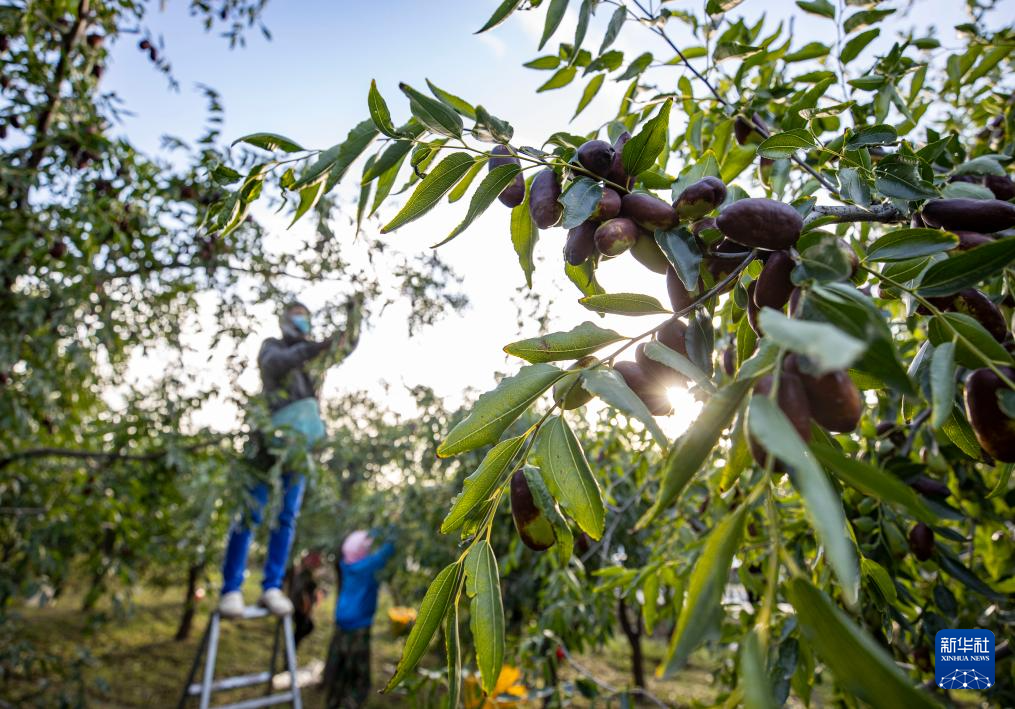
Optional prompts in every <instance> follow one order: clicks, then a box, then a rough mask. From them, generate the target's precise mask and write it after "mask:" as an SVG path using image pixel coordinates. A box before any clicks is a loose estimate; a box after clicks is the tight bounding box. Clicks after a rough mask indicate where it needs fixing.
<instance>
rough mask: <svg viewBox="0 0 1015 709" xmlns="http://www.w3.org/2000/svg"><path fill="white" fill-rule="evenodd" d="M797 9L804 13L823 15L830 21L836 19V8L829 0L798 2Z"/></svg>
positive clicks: (803, 0)
mask: <svg viewBox="0 0 1015 709" xmlns="http://www.w3.org/2000/svg"><path fill="white" fill-rule="evenodd" d="M797 7H799V8H800V9H801V10H803V11H804V12H810V13H813V14H815V15H821V16H822V17H827V18H828V19H830V20H834V19H835V6H834V5H832V3H830V2H828V0H797Z"/></svg>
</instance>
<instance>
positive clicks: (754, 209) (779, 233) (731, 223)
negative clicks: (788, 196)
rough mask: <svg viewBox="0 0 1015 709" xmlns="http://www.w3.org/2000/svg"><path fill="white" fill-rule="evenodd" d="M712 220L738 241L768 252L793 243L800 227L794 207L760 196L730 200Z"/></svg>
mask: <svg viewBox="0 0 1015 709" xmlns="http://www.w3.org/2000/svg"><path fill="white" fill-rule="evenodd" d="M715 221H716V226H718V227H719V230H720V231H722V233H723V234H725V235H726V236H727V237H729V238H730V239H732V240H733V241H735V242H737V243H738V244H742V245H743V246H749V247H750V248H752V249H753V248H758V249H767V250H769V251H777V250H779V249H788V248H789V247H791V246H793V244H795V243H796V241H797V239H799V238H800V232H801V231H802V230H803V228H804V220H803V217H801V216H800V213H799V212H798V211H797V210H795V209H793V207H791V206H790V205H788V204H784V203H783V202H776V201H775V200H774V199H766V198H764V197H756V198H748V199H741V200H739V201H737V202H734V203H733V204H731V205H729V206H728V207H726V209H724V210H723V211H722V213H720V214H719V217H718V218H717V219H716V220H715Z"/></svg>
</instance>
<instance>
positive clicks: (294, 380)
mask: <svg viewBox="0 0 1015 709" xmlns="http://www.w3.org/2000/svg"><path fill="white" fill-rule="evenodd" d="M330 347H331V341H330V340H324V341H323V342H310V341H308V340H300V341H297V342H286V341H285V340H279V339H277V338H274V337H269V338H268V339H267V340H265V341H264V344H263V345H261V351H260V352H259V353H258V355H257V366H258V367H259V368H260V370H261V388H262V391H263V392H264V398H265V399H266V400H267V402H268V409H269V410H271V411H272V412H273V413H274V412H275V411H278V410H279V409H281V408H282V407H283V406H286V405H287V404H291V403H293V402H294V401H299V400H300V399H316V398H317V397H318V395H319V394H320V388H321V381H322V379H323V378H324V377H323V371H322V372H320V373H315V374H314V375H312V374H310V373H309V372H307V371H306V369H305V368H304V365H305V364H306V363H307V362H309V361H310V360H312V359H314V358H315V357H317V356H318V355H320V354H321V353H322V352H325V351H326V350H328V348H330Z"/></svg>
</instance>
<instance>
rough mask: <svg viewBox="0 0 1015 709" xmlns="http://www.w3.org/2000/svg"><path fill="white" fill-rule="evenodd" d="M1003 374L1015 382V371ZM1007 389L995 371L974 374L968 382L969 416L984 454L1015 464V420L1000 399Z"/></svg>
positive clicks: (981, 370) (967, 413)
mask: <svg viewBox="0 0 1015 709" xmlns="http://www.w3.org/2000/svg"><path fill="white" fill-rule="evenodd" d="M999 370H1000V371H1001V372H1003V373H1004V375H1005V376H1006V377H1008V379H1009V380H1015V368H1012V367H999ZM1005 389H1008V385H1006V384H1005V383H1004V382H1003V381H1002V380H1001V377H999V376H997V374H996V373H995V372H994V371H993V370H990V369H987V368H983V369H977V370H976V371H974V372H973V373H972V374H970V375H969V377H968V378H967V379H966V416H967V417H968V418H969V424H970V425H971V426H972V427H973V433H975V434H976V440H977V441H979V442H980V446H981V447H982V448H983V450H985V451H987V453H989V454H990V455H991V457H993V458H994V459H996V460H1000V461H1002V462H1004V463H1015V419H1012V418H1009V417H1008V415H1007V414H1006V413H1005V412H1004V411H1003V410H1002V409H1001V405H1000V403H999V402H998V399H997V397H998V393H999V392H1001V391H1003V390H1005ZM1008 391H1011V389H1008Z"/></svg>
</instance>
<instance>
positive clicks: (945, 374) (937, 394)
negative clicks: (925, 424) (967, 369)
mask: <svg viewBox="0 0 1015 709" xmlns="http://www.w3.org/2000/svg"><path fill="white" fill-rule="evenodd" d="M930 391H931V397H930V398H931V402H932V408H931V415H930V425H931V427H932V428H941V427H942V426H944V424H945V421H947V420H948V417H949V416H951V413H952V408H953V407H954V405H955V343H954V342H942V343H941V344H940V345H938V346H937V347H936V348H934V355H933V356H932V357H931V359H930Z"/></svg>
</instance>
